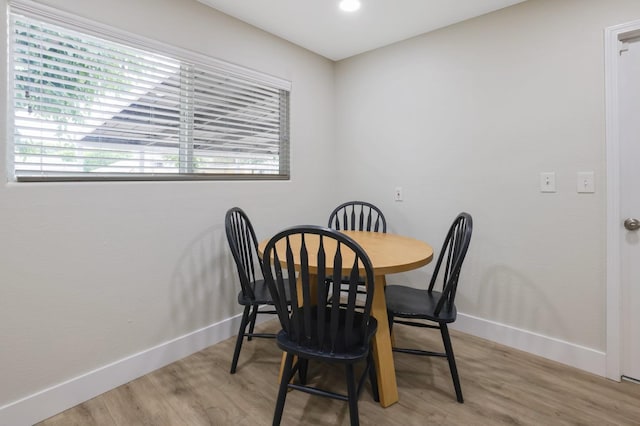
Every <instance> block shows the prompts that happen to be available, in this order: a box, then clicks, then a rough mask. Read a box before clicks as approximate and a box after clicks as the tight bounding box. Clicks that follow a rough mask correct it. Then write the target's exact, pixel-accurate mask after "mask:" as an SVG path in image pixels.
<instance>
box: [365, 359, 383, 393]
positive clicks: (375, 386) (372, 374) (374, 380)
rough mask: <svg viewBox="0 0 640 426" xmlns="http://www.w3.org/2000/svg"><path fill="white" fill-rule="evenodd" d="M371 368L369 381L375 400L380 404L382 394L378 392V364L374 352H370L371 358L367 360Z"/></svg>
mask: <svg viewBox="0 0 640 426" xmlns="http://www.w3.org/2000/svg"><path fill="white" fill-rule="evenodd" d="M367 364H368V368H369V381H370V382H371V392H372V393H373V400H374V401H375V402H380V392H379V390H378V377H377V376H376V364H375V361H374V360H373V352H372V351H371V350H370V351H369V357H368V359H367Z"/></svg>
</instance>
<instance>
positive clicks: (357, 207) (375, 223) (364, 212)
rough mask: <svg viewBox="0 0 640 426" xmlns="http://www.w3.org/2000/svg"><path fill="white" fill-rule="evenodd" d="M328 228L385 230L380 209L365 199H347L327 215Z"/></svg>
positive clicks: (385, 225) (385, 224)
mask: <svg viewBox="0 0 640 426" xmlns="http://www.w3.org/2000/svg"><path fill="white" fill-rule="evenodd" d="M329 228H332V229H337V230H338V231H340V230H343V231H373V232H387V221H386V220H385V218H384V215H383V214H382V211H381V210H380V209H379V208H378V207H376V206H374V205H373V204H371V203H368V202H366V201H347V202H346V203H342V204H340V205H339V206H338V207H336V208H335V209H334V210H333V211H332V212H331V214H330V215H329Z"/></svg>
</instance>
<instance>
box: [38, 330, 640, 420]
mask: <svg viewBox="0 0 640 426" xmlns="http://www.w3.org/2000/svg"><path fill="white" fill-rule="evenodd" d="M259 328H260V329H262V330H265V331H266V330H276V329H277V323H276V322H275V321H269V322H268V323H265V324H263V325H262V326H260V327H259ZM394 333H395V335H396V341H397V342H398V344H402V345H403V346H412V345H420V346H422V347H425V348H426V347H428V346H431V347H436V348H438V349H437V350H439V349H440V347H441V341H440V335H439V333H438V332H437V331H435V330H427V329H416V328H414V327H405V326H396V327H395V329H394ZM452 340H453V345H454V351H455V353H456V360H457V363H458V369H459V372H460V376H461V382H462V391H463V394H464V398H465V403H464V404H459V403H457V402H456V400H455V394H454V390H453V385H452V383H451V378H450V375H449V370H448V367H447V363H446V360H445V359H443V358H430V357H416V356H411V355H406V354H399V353H396V354H394V357H395V365H396V373H397V380H398V390H399V394H400V402H399V403H397V404H394V405H393V406H391V407H388V408H386V409H385V408H382V407H380V405H379V404H378V403H376V402H374V401H373V399H372V396H371V391H370V389H369V387H368V386H367V387H366V388H365V389H364V391H363V393H362V395H361V397H360V401H359V409H360V422H361V424H363V425H403V426H405V425H507V424H509V425H536V426H537V425H640V385H636V384H632V383H625V382H623V383H616V382H613V381H610V380H607V379H604V378H601V377H598V376H595V375H592V374H589V373H585V372H583V371H580V370H577V369H574V368H570V367H567V366H564V365H561V364H558V363H555V362H553V361H548V360H545V359H543V358H539V357H536V356H533V355H530V354H527V353H524V352H520V351H517V350H513V349H510V348H507V347H504V346H501V345H497V344H494V343H492V342H488V341H486V340H483V339H479V338H476V337H473V336H470V335H467V334H463V333H459V332H455V331H454V332H452ZM233 345H234V339H233V338H232V339H228V340H226V341H224V342H221V343H219V344H217V345H214V346H212V347H210V348H207V349H206V350H203V351H201V352H198V353H196V354H194V355H191V356H189V357H187V358H184V359H182V360H180V361H178V362H175V363H173V364H170V365H168V366H166V367H164V368H162V369H159V370H157V371H155V372H153V373H151V374H148V375H146V376H143V377H141V378H139V379H137V380H134V381H132V382H130V383H128V384H126V385H123V386H120V387H118V388H116V389H114V390H111V391H109V392H106V393H104V394H103V395H100V396H98V397H96V398H94V399H92V400H89V401H87V402H85V403H83V404H80V405H78V406H76V407H73V408H71V409H69V410H67V411H65V412H63V413H61V414H58V415H56V416H54V417H52V418H50V419H48V420H45V421H44V422H41V423H39V424H38V425H41V426H73V425H78V426H87V425H110V426H111V425H121V426H130V425H150V426H162V425H172V426H173V425H189V426H199V425H269V424H271V419H272V416H273V409H274V405H275V399H276V389H277V384H276V381H277V375H278V369H279V363H280V355H281V353H280V352H279V351H278V349H277V347H276V345H275V342H274V341H273V340H270V339H254V340H253V341H252V342H245V344H244V347H243V350H242V353H241V355H240V363H239V365H238V371H237V373H236V374H235V375H231V374H229V365H230V361H231V354H232V352H233ZM309 368H310V371H309V377H310V378H311V379H310V380H311V381H313V382H315V383H319V384H322V385H323V386H332V387H333V389H334V390H338V391H340V392H343V390H344V385H343V376H342V375H341V374H339V373H337V372H336V371H334V370H332V369H331V368H329V367H328V366H327V365H323V364H315V365H314V364H311V365H310V367H309ZM339 371H342V370H339ZM282 424H283V425H321V424H323V425H348V424H349V413H348V409H347V405H346V403H344V402H341V401H335V400H329V399H326V398H320V397H317V396H311V395H307V394H305V393H302V392H297V391H292V392H290V393H289V395H288V397H287V402H286V405H285V409H284V415H283V421H282Z"/></svg>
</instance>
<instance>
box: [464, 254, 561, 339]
mask: <svg viewBox="0 0 640 426" xmlns="http://www.w3.org/2000/svg"><path fill="white" fill-rule="evenodd" d="M469 284H472V283H467V285H469ZM478 285H479V291H478V295H479V296H478V300H477V301H474V300H471V299H469V298H468V297H465V293H464V292H460V294H458V297H459V298H460V299H462V300H464V302H462V303H459V304H458V306H460V305H462V306H472V305H475V306H477V307H479V308H480V310H479V311H478V310H476V311H477V312H481V313H482V314H484V315H486V318H487V319H489V320H491V321H495V322H498V323H502V324H512V325H513V326H514V327H516V328H522V329H525V327H527V326H528V327H532V326H540V327H537V328H538V329H539V330H549V329H550V328H551V327H553V330H554V336H549V337H555V338H563V337H566V335H567V330H566V327H563V323H562V321H561V320H560V316H559V315H558V312H556V311H554V310H553V309H552V306H553V304H552V303H551V301H550V299H549V298H548V297H547V296H546V295H545V294H543V293H542V292H541V291H540V290H539V289H538V288H537V286H536V285H534V284H533V282H532V281H531V280H529V279H527V278H526V277H525V276H523V275H522V274H520V273H518V272H517V271H516V270H515V269H513V268H511V267H509V266H505V265H495V266H493V267H491V268H489V270H488V271H487V272H486V273H485V274H484V276H483V277H482V278H481V280H480V282H479V283H478Z"/></svg>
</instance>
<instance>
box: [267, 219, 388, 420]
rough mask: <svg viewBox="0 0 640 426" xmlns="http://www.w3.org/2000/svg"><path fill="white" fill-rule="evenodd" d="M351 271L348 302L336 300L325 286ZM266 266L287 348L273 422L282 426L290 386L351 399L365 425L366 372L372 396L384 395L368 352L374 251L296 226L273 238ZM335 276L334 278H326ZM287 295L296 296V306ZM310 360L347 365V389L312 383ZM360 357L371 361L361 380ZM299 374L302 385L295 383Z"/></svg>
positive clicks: (372, 323) (352, 413)
mask: <svg viewBox="0 0 640 426" xmlns="http://www.w3.org/2000/svg"><path fill="white" fill-rule="evenodd" d="M310 265H311V266H310ZM314 265H317V268H316V267H315V266H314ZM359 268H360V269H359ZM296 271H297V274H298V275H297V276H298V280H297V283H296V282H295V281H294V280H290V281H287V279H286V277H290V276H293V275H294V274H296ZM345 271H349V273H348V276H349V292H348V297H347V300H348V302H347V304H346V306H340V304H339V303H336V302H338V300H337V299H338V298H339V293H340V292H338V291H335V292H332V294H333V296H332V297H333V298H335V299H336V300H334V301H333V303H331V301H330V300H328V297H327V295H328V294H329V291H328V290H327V289H326V287H327V286H331V285H333V283H334V282H336V283H340V281H341V280H340V279H341V277H342V275H343V272H345ZM264 272H265V279H266V280H267V283H268V285H269V290H270V291H271V295H272V298H273V300H274V303H275V308H276V311H278V317H279V319H280V324H281V326H282V330H281V331H280V332H279V333H278V335H277V339H276V341H277V343H278V346H279V347H280V349H282V350H283V351H285V352H286V359H285V363H284V368H283V371H282V377H281V378H280V380H281V381H280V389H279V392H278V399H277V403H276V409H275V413H274V417H273V424H274V425H279V424H280V421H281V419H282V412H283V410H284V404H285V399H286V397H287V391H288V389H296V390H300V391H303V392H307V393H309V394H312V395H318V396H324V397H330V398H335V399H339V400H343V401H348V403H349V414H350V420H351V424H352V425H357V424H359V416H358V396H359V394H360V391H361V390H362V387H363V384H364V382H365V380H366V378H367V376H369V379H370V381H371V385H372V390H373V397H374V399H375V400H376V401H378V400H379V396H378V387H377V383H376V376H375V370H374V367H373V356H372V353H371V351H370V344H371V339H372V337H373V335H374V334H375V332H376V329H377V322H376V320H375V318H373V317H372V316H371V315H370V313H371V303H372V300H373V288H374V286H373V280H374V274H373V267H372V265H371V261H370V260H369V257H368V256H367V254H366V253H365V252H364V250H363V249H362V248H361V247H360V246H359V245H358V244H357V243H356V242H355V241H353V240H352V239H351V238H349V237H347V236H345V235H343V234H341V233H339V232H337V231H335V230H332V229H329V228H324V227H319V226H297V227H293V228H289V229H286V230H284V231H282V232H280V233H278V234H277V235H275V236H274V237H273V238H272V239H271V240H270V241H269V242H268V243H267V246H266V248H265V251H264ZM329 275H331V276H333V278H334V279H333V280H326V279H325V278H327V276H329ZM361 280H364V281H365V282H366V284H367V288H368V289H369V291H368V292H367V293H366V297H365V301H364V307H363V308H362V309H360V310H356V304H355V301H356V290H357V287H358V283H359V282H360V281H361ZM338 285H339V284H338ZM296 286H298V287H297V289H298V291H296ZM288 294H291V309H290V311H289V310H287V307H288V305H287V295H288ZM294 357H297V358H295V360H294ZM309 360H321V361H323V362H325V363H329V364H338V365H340V364H342V365H344V367H345V374H346V382H347V395H344V394H338V393H335V392H333V391H329V390H325V389H319V388H317V387H314V386H310V385H307V366H308V362H309ZM294 361H295V362H294ZM361 361H366V366H365V368H364V370H363V373H362V375H361V376H360V377H359V378H358V380H357V382H356V377H355V374H354V364H356V363H358V362H361ZM296 372H298V373H299V377H300V380H299V383H293V382H292V381H291V380H292V378H293V377H294V375H295V374H296Z"/></svg>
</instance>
